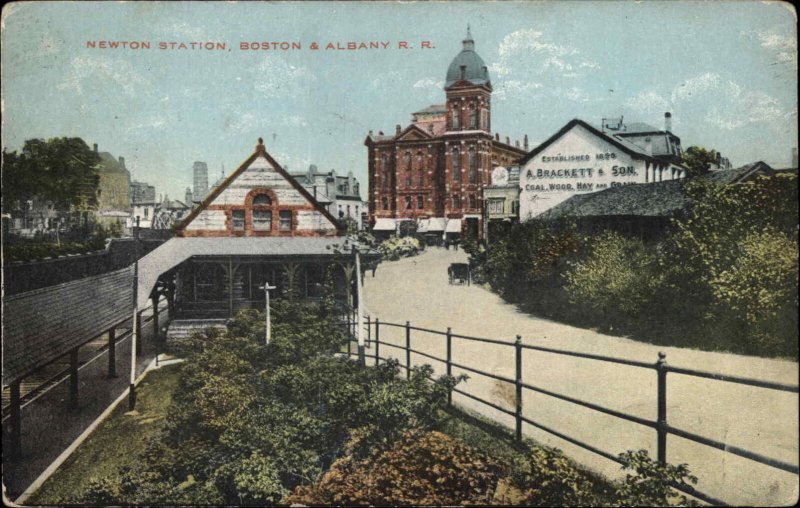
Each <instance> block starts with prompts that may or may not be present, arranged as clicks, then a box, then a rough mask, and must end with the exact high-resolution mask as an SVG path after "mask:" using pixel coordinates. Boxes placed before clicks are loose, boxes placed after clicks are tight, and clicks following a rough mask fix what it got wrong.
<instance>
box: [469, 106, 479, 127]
mask: <svg viewBox="0 0 800 508" xmlns="http://www.w3.org/2000/svg"><path fill="white" fill-rule="evenodd" d="M469 128H470V129H477V128H478V110H477V109H475V108H473V109H470V110H469Z"/></svg>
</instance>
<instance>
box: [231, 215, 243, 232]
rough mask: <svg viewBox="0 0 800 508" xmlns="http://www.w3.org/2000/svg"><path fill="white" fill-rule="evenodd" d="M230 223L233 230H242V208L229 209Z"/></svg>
mask: <svg viewBox="0 0 800 508" xmlns="http://www.w3.org/2000/svg"><path fill="white" fill-rule="evenodd" d="M231 225H232V226H233V230H234V231H244V210H231Z"/></svg>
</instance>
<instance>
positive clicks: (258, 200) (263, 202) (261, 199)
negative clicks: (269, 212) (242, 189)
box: [253, 194, 272, 206]
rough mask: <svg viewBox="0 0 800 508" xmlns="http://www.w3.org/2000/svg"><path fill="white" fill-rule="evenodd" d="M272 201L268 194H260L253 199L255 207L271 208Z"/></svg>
mask: <svg viewBox="0 0 800 508" xmlns="http://www.w3.org/2000/svg"><path fill="white" fill-rule="evenodd" d="M271 205H272V200H271V199H270V198H269V196H267V195H266V194H259V195H258V196H256V197H254V198H253V206H271Z"/></svg>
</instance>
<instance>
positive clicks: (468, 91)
mask: <svg viewBox="0 0 800 508" xmlns="http://www.w3.org/2000/svg"><path fill="white" fill-rule="evenodd" d="M444 91H445V104H444V105H433V106H429V107H427V108H425V109H422V110H420V111H417V112H415V113H413V114H412V120H411V123H410V124H409V125H408V126H407V127H405V128H403V127H402V126H401V125H399V124H398V125H397V126H396V128H395V132H394V135H385V134H383V132H379V133H378V134H377V135H376V134H374V133H373V132H372V131H370V133H369V135H368V136H367V138H366V140H365V142H364V144H365V145H366V146H367V150H368V166H369V197H368V203H369V219H370V224H371V225H372V226H373V227H375V229H380V228H381V227H383V228H386V227H389V228H392V227H394V226H396V225H397V224H398V222H399V221H403V220H418V221H419V220H424V219H434V218H436V219H445V220H446V222H447V230H448V231H454V230H455V231H461V234H462V235H467V234H468V235H472V236H474V237H479V236H481V230H482V217H483V202H482V189H483V188H484V187H485V186H486V185H488V184H489V183H490V174H491V171H492V168H494V167H495V166H508V165H510V164H511V163H513V162H515V161H516V160H517V159H519V158H521V157H522V156H524V155H525V154H526V153H527V148H528V147H527V136H526V139H525V143H524V146H520V143H519V142H517V143H516V144H515V145H512V144H511V142H510V140H509V139H508V138H505V142H501V141H500V136H499V134H495V135H494V136H492V130H491V128H492V124H491V119H492V115H491V111H492V108H491V97H492V85H491V80H490V77H489V71H488V69H487V67H486V64H485V63H484V62H483V59H481V57H480V56H479V55H478V54H477V53H476V52H475V42H474V41H473V40H472V37H471V36H470V34H469V30H468V31H467V37H466V39H464V41H463V49H462V50H461V52H460V53H459V54H458V55H456V57H455V58H454V59H453V61H452V62H451V63H450V66H449V67H448V69H447V75H446V80H445V84H444ZM376 225H378V227H376Z"/></svg>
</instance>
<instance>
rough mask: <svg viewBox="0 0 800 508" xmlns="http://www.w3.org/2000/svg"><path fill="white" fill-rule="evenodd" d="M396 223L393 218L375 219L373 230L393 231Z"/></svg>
mask: <svg viewBox="0 0 800 508" xmlns="http://www.w3.org/2000/svg"><path fill="white" fill-rule="evenodd" d="M395 228H396V224H395V221H394V219H375V227H374V228H372V230H373V231H394V230H395Z"/></svg>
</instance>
